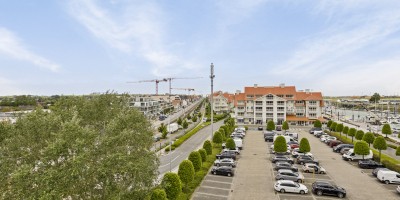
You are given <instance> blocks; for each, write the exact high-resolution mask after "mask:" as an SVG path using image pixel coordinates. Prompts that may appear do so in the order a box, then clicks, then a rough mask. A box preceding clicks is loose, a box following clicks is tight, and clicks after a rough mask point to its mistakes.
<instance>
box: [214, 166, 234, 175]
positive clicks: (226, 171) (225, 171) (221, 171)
mask: <svg viewBox="0 0 400 200" xmlns="http://www.w3.org/2000/svg"><path fill="white" fill-rule="evenodd" d="M211 173H212V174H214V175H223V176H233V175H234V174H235V170H234V169H233V168H232V167H228V166H222V167H213V168H212V169H211Z"/></svg>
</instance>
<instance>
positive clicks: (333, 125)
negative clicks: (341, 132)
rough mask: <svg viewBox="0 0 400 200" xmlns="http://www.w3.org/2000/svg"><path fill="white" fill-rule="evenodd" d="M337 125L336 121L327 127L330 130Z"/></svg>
mask: <svg viewBox="0 0 400 200" xmlns="http://www.w3.org/2000/svg"><path fill="white" fill-rule="evenodd" d="M337 125H338V124H337V123H336V122H333V123H332V124H331V126H330V127H329V128H330V130H331V131H335V130H336V126H337Z"/></svg>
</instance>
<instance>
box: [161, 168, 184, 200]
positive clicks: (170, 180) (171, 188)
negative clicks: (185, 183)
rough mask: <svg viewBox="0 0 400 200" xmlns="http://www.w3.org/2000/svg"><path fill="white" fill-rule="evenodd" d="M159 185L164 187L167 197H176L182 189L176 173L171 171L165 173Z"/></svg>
mask: <svg viewBox="0 0 400 200" xmlns="http://www.w3.org/2000/svg"><path fill="white" fill-rule="evenodd" d="M161 187H162V188H164V190H165V193H166V194H167V198H168V199H176V198H177V197H178V195H179V193H180V192H181V191H182V183H181V180H180V179H179V176H178V174H176V173H172V172H167V173H165V174H164V177H163V180H162V182H161Z"/></svg>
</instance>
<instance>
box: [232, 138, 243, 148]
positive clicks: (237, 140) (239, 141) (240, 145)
mask: <svg viewBox="0 0 400 200" xmlns="http://www.w3.org/2000/svg"><path fill="white" fill-rule="evenodd" d="M233 141H234V142H235V145H236V147H237V148H238V149H240V150H242V149H243V140H242V139H240V138H234V139H233Z"/></svg>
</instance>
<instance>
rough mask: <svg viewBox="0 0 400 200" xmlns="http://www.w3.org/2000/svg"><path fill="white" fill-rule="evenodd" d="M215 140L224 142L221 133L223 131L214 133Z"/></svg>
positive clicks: (218, 142)
mask: <svg viewBox="0 0 400 200" xmlns="http://www.w3.org/2000/svg"><path fill="white" fill-rule="evenodd" d="M213 142H214V143H217V144H221V143H222V135H221V133H220V132H219V131H217V132H215V133H214V136H213Z"/></svg>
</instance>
